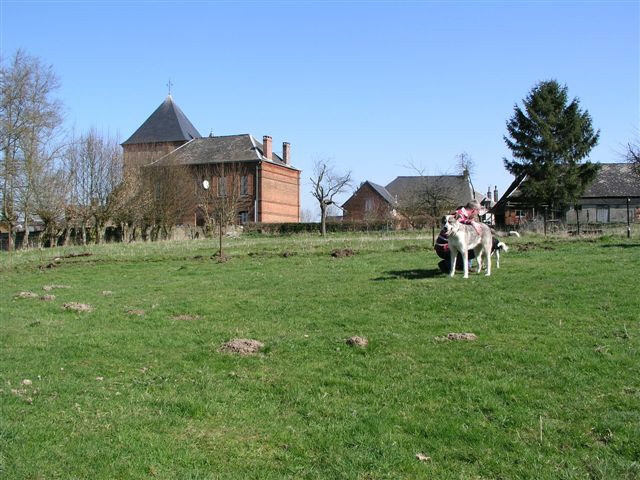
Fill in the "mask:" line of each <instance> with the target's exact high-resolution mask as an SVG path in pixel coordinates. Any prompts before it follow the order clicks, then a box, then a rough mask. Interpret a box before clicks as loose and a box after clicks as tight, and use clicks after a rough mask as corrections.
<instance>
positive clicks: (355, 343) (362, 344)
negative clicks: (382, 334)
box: [347, 336, 369, 348]
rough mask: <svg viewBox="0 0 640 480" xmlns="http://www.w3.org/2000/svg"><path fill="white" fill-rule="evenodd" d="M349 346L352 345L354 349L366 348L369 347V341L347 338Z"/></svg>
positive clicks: (361, 338) (355, 337)
mask: <svg viewBox="0 0 640 480" xmlns="http://www.w3.org/2000/svg"><path fill="white" fill-rule="evenodd" d="M347 345H351V346H352V347H362V348H364V347H366V346H367V345H369V340H367V339H366V338H365V337H358V336H353V337H349V338H347Z"/></svg>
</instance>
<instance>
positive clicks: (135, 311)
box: [127, 308, 145, 317]
mask: <svg viewBox="0 0 640 480" xmlns="http://www.w3.org/2000/svg"><path fill="white" fill-rule="evenodd" d="M127 313H128V314H129V315H137V316H139V317H141V316H143V315H144V314H145V311H144V310H140V309H137V308H132V309H131V310H127Z"/></svg>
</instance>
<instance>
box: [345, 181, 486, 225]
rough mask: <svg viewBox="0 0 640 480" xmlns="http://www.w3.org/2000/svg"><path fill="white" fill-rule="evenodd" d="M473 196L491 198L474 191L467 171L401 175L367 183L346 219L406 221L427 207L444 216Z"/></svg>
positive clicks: (351, 202) (347, 208) (348, 208)
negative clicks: (387, 180)
mask: <svg viewBox="0 0 640 480" xmlns="http://www.w3.org/2000/svg"><path fill="white" fill-rule="evenodd" d="M496 195H497V192H496ZM472 199H476V200H478V201H480V202H485V203H486V202H487V201H489V200H490V199H489V200H488V199H486V198H485V197H484V195H482V194H479V193H478V192H476V191H474V189H473V187H472V185H471V182H470V180H469V176H468V175H467V174H463V175H437V176H401V177H396V178H395V180H393V181H392V182H391V183H389V184H388V185H387V186H385V187H383V186H381V185H377V184H375V183H373V182H370V181H366V182H363V183H362V184H361V185H360V187H359V188H358V189H357V190H356V191H355V192H354V194H353V195H352V196H351V197H349V199H347V201H346V202H345V203H344V204H343V205H342V208H343V211H344V219H345V220H360V221H362V220H364V221H366V220H389V219H391V220H394V221H396V222H398V223H403V222H404V221H405V220H406V219H407V218H408V217H411V216H416V215H423V214H424V212H425V210H429V209H431V210H432V211H433V214H435V215H440V214H442V213H444V212H446V211H449V210H452V209H454V208H456V207H458V206H460V205H465V204H466V203H467V202H469V201H470V200H472ZM429 213H432V212H429Z"/></svg>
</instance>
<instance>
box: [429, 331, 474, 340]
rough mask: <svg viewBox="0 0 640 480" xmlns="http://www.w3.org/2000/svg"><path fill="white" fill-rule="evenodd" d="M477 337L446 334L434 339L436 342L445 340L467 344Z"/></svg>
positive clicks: (471, 334) (470, 334)
mask: <svg viewBox="0 0 640 480" xmlns="http://www.w3.org/2000/svg"><path fill="white" fill-rule="evenodd" d="M477 339H478V337H477V336H476V334H475V333H448V334H447V335H446V336H445V337H436V340H440V341H446V340H463V341H467V342H472V341H474V340H477Z"/></svg>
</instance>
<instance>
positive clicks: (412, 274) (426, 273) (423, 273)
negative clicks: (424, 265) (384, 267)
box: [373, 268, 446, 282]
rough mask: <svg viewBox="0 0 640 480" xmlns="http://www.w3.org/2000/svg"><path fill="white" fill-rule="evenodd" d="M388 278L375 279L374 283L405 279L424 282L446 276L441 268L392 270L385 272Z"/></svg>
mask: <svg viewBox="0 0 640 480" xmlns="http://www.w3.org/2000/svg"><path fill="white" fill-rule="evenodd" d="M384 273H385V275H386V276H382V277H378V278H374V279H373V281H374V282H380V281H384V280H398V279H400V278H404V279H405V280H422V279H424V278H435V277H442V276H445V275H446V274H444V273H442V272H441V271H440V269H439V268H434V269H429V270H427V269H411V270H390V271H388V272H384Z"/></svg>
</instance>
